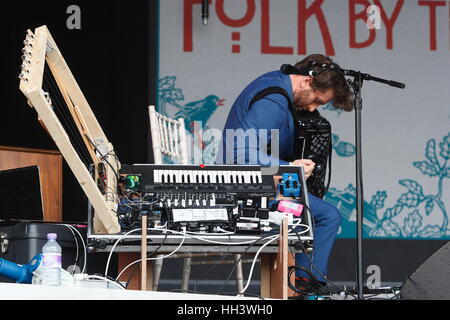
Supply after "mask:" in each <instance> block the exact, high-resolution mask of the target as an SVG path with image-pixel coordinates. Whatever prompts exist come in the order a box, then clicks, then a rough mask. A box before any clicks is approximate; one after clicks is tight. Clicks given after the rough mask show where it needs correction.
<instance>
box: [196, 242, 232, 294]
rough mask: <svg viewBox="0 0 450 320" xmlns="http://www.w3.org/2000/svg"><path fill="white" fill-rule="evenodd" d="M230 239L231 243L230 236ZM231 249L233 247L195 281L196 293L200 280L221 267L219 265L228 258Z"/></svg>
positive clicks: (228, 248)
mask: <svg viewBox="0 0 450 320" xmlns="http://www.w3.org/2000/svg"><path fill="white" fill-rule="evenodd" d="M228 238H229V239H230V241H231V238H230V236H228ZM230 248H231V245H229V246H228V247H227V251H226V252H225V253H224V254H223V256H222V257H221V258H220V259H219V260H217V261H216V263H214V264H213V265H212V266H211V267H210V268H209V269H208V270H206V272H204V273H203V274H201V275H200V276H199V277H198V278H197V279H195V283H194V290H195V291H197V282H198V280H199V279H201V278H203V277H204V276H206V275H207V274H208V273H210V272H211V271H212V270H214V268H216V267H217V266H218V265H219V263H220V262H221V261H223V260H224V259H225V258H226V257H227V256H228V254H229V251H230Z"/></svg>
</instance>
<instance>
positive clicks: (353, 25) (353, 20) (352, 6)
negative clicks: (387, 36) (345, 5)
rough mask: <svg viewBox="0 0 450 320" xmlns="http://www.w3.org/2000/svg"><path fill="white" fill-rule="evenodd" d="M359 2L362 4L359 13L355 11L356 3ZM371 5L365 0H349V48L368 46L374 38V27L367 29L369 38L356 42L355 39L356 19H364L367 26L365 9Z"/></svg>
mask: <svg viewBox="0 0 450 320" xmlns="http://www.w3.org/2000/svg"><path fill="white" fill-rule="evenodd" d="M357 4H360V5H363V6H364V10H362V11H361V12H359V13H356V12H355V11H356V5H357ZM370 5H372V4H371V3H370V2H369V1H367V0H349V10H350V14H349V17H350V19H349V22H350V48H355V49H360V48H365V47H368V46H370V45H371V44H372V43H373V42H374V41H375V38H376V35H377V34H376V30H375V29H369V28H365V29H367V30H369V38H368V39H367V40H366V41H364V42H357V41H356V21H357V20H364V24H365V25H366V26H367V16H366V11H367V8H368V7H369V6H370Z"/></svg>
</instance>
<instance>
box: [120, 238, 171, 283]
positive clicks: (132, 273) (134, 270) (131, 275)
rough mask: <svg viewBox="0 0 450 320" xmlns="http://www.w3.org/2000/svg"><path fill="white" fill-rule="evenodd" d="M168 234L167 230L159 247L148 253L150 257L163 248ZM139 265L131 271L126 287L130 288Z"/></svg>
mask: <svg viewBox="0 0 450 320" xmlns="http://www.w3.org/2000/svg"><path fill="white" fill-rule="evenodd" d="M168 235H169V233H168V232H166V235H165V236H164V239H163V240H162V241H161V243H160V244H159V246H158V247H157V248H155V250H153V252H152V253H151V254H149V255H147V258H150V257H151V256H152V255H154V254H155V253H156V252H158V250H159V249H161V247H162V246H163V245H164V243H165V242H166V239H167V236H168ZM137 267H138V265H137V264H136V265H135V266H134V269H133V271H131V274H130V276H129V277H128V280H127V282H126V284H125V287H126V288H128V285H129V284H130V281H131V279H132V278H133V275H134V273H135V272H136V270H137Z"/></svg>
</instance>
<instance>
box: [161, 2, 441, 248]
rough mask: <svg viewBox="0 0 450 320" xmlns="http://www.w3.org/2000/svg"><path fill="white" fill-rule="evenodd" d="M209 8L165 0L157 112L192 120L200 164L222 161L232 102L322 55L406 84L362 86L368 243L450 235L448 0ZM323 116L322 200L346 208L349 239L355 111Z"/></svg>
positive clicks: (325, 110)
mask: <svg viewBox="0 0 450 320" xmlns="http://www.w3.org/2000/svg"><path fill="white" fill-rule="evenodd" d="M201 4H202V1H201V0H164V1H159V75H158V79H159V84H158V101H157V109H158V111H159V112H161V113H163V114H165V115H167V116H169V117H171V118H178V117H183V118H184V119H185V123H186V131H187V133H188V136H189V138H190V139H189V143H190V146H191V147H190V148H189V149H190V154H191V156H192V158H193V159H194V160H195V161H196V162H200V163H213V162H214V160H215V156H216V152H217V147H218V144H219V142H220V136H221V131H222V129H223V126H224V124H225V121H226V118H227V115H228V112H229V110H230V108H231V105H232V104H233V101H234V99H235V98H236V97H237V96H238V95H239V93H240V92H241V90H242V89H244V88H245V87H246V86H247V85H248V84H249V83H250V82H251V81H252V80H253V79H255V78H256V77H258V76H259V75H261V74H263V73H266V72H268V71H272V70H277V69H279V68H280V66H281V65H282V64H285V63H289V64H295V63H296V62H298V61H300V60H302V59H303V58H304V57H305V56H307V55H309V54H312V53H322V54H325V55H328V56H330V57H332V58H333V60H334V61H335V62H337V63H338V64H340V65H341V67H343V68H346V69H354V70H359V71H361V72H363V73H368V74H371V75H372V76H375V77H381V78H385V79H390V80H395V81H400V82H403V83H405V84H406V88H405V89H397V88H394V87H390V86H387V85H384V84H381V83H378V82H373V81H365V82H364V85H363V88H362V97H363V109H362V155H363V178H364V199H365V203H364V217H365V219H364V236H365V237H373V238H379V237H382V238H405V239H448V238H450V229H449V217H448V214H449V213H450V197H449V195H450V183H449V182H450V126H449V124H450V108H449V103H450V90H449V67H450V63H449V62H450V60H449V48H450V40H449V39H450V37H449V13H450V10H449V9H450V3H449V2H448V1H438V0H434V1H431V0H427V1H425V0H424V1H421V0H411V1H410V0H408V1H404V0H373V1H369V0H283V1H279V0H278V1H275V0H210V1H209V8H208V9H209V10H208V13H209V15H208V19H207V21H204V19H202V15H201V7H202V5H201ZM204 22H206V24H205V23H204ZM319 111H320V112H321V114H322V115H323V116H325V117H326V118H327V119H328V120H329V121H330V122H331V124H332V130H333V141H332V143H333V156H332V180H331V187H330V189H329V192H328V193H327V194H326V196H325V198H324V199H325V200H326V201H328V202H330V203H332V204H334V205H336V206H337V207H338V208H339V209H340V211H341V212H342V215H343V221H342V225H341V228H340V231H339V235H338V237H341V238H352V237H354V236H355V228H356V227H355V222H356V210H355V182H354V181H355V170H356V169H355V157H354V155H355V145H354V141H355V135H354V131H355V119H354V112H342V111H338V110H334V109H333V108H332V107H331V106H329V105H325V106H322V107H320V108H319ZM194 123H197V124H198V125H199V126H200V127H199V128H197V129H199V130H193V127H192V125H193V124H194ZM192 133H194V134H192Z"/></svg>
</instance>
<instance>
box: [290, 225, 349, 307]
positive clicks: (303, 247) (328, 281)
mask: <svg viewBox="0 0 450 320" xmlns="http://www.w3.org/2000/svg"><path fill="white" fill-rule="evenodd" d="M294 232H295V233H296V235H297V237H298V239H299V240H300V245H301V246H302V249H303V251H304V252H306V249H305V246H304V245H303V242H302V241H301V239H300V235H299V234H298V232H296V231H294ZM306 257H307V258H308V260H309V262H310V265H311V267H312V268H314V269H315V271H316V272H317V273H318V274H319V275H320V276H321V277H322V278H324V279H325V281H326V283H328V284H330V285H331V286H332V287H334V288H335V289H338V290H340V291H343V292H345V293H346V294H348V295H350V296H352V297H353V298H355V299H356V296H355V295H353V294H352V293H350V292H349V291H347V290H344V289H343V288H340V287H338V286H336V285H335V284H334V283H333V282H331V281H330V280H328V279H327V278H326V277H325V276H324V275H323V274H322V272H321V271H320V270H319V269H318V268H317V267H316V266H315V265H314V264H313V263H312V260H311V258H310V257H309V255H308V254H306ZM294 259H295V256H294ZM295 263H296V264H299V265H300V263H299V262H298V261H297V259H295Z"/></svg>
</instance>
